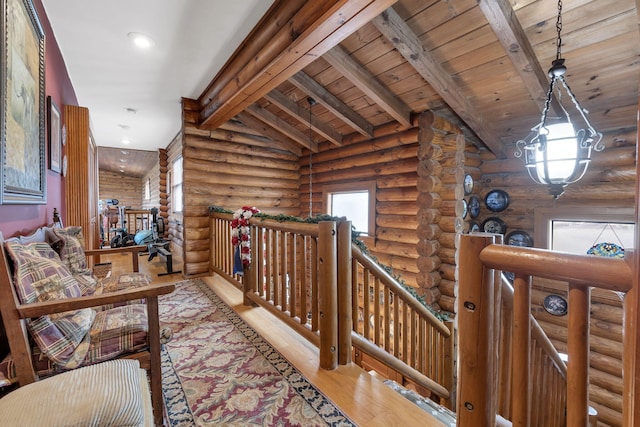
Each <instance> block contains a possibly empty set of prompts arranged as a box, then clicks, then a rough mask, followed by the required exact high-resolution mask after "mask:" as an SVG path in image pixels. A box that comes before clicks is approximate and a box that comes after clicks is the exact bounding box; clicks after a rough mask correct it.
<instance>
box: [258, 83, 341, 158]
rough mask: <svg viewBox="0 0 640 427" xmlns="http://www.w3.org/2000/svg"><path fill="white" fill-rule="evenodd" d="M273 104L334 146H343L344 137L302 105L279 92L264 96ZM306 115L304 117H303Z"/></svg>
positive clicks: (275, 91)
mask: <svg viewBox="0 0 640 427" xmlns="http://www.w3.org/2000/svg"><path fill="white" fill-rule="evenodd" d="M264 97H265V98H266V99H268V100H269V101H270V102H272V103H273V104H275V105H277V106H278V107H279V108H281V109H282V110H283V111H284V112H286V113H287V114H289V115H290V116H291V117H293V118H294V119H296V120H297V121H298V122H300V123H302V124H303V125H307V126H309V125H310V126H311V129H313V130H314V131H315V132H317V133H319V134H320V135H322V136H323V137H325V138H327V139H328V140H329V141H331V142H332V143H333V144H334V145H337V146H341V145H342V135H341V134H340V133H338V132H337V131H336V130H335V129H334V128H332V127H331V126H329V125H327V124H326V123H324V122H321V121H320V120H318V119H317V118H316V116H314V115H313V114H312V113H311V111H310V110H305V109H304V108H301V107H300V105H298V104H296V103H295V102H293V101H292V100H291V99H289V98H288V97H287V96H286V95H285V94H283V93H282V92H279V91H277V90H272V91H271V92H269V93H268V94H266V95H265V96H264ZM303 114H304V115H303Z"/></svg>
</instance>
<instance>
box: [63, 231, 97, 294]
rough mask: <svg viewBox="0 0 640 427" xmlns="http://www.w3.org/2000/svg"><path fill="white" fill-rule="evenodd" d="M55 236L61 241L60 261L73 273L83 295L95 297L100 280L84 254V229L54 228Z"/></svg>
mask: <svg viewBox="0 0 640 427" xmlns="http://www.w3.org/2000/svg"><path fill="white" fill-rule="evenodd" d="M52 230H53V232H54V234H55V236H56V237H57V238H58V239H60V248H59V253H60V259H61V260H62V262H64V263H65V265H66V266H67V267H68V268H69V271H71V274H73V275H74V276H75V278H76V280H77V281H78V286H80V289H82V295H93V294H94V293H96V290H97V289H98V280H97V279H96V278H95V277H94V276H93V273H92V272H91V270H90V269H89V267H88V265H87V257H86V256H85V254H84V237H83V235H82V227H74V226H72V227H66V228H53V229H52Z"/></svg>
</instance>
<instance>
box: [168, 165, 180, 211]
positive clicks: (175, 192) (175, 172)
mask: <svg viewBox="0 0 640 427" xmlns="http://www.w3.org/2000/svg"><path fill="white" fill-rule="evenodd" d="M171 178H172V179H173V182H172V183H171V210H172V211H173V212H182V157H178V158H177V159H175V160H174V161H173V165H172V166H171Z"/></svg>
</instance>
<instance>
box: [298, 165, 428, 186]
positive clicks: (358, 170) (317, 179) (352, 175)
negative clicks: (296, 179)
mask: <svg viewBox="0 0 640 427" xmlns="http://www.w3.org/2000/svg"><path fill="white" fill-rule="evenodd" d="M416 163H417V160H416V159H405V160H398V161H395V162H392V163H390V164H385V165H378V167H371V166H363V167H355V168H352V169H347V170H338V171H329V172H324V173H316V172H315V171H314V172H313V181H314V183H318V184H323V183H333V182H337V181H347V180H359V179H372V178H374V177H375V178H376V179H377V178H378V177H384V176H390V175H395V174H404V173H408V172H415V171H416V167H417V166H416ZM381 166H384V167H381ZM300 174H301V175H302V176H303V177H307V178H306V179H307V180H308V179H309V178H308V176H309V170H308V168H304V167H302V168H301V169H300Z"/></svg>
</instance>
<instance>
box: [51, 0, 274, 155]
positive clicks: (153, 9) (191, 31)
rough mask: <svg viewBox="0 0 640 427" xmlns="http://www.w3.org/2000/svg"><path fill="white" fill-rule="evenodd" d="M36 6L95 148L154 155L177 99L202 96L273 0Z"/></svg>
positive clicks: (169, 135) (174, 129) (173, 123)
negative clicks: (142, 39)
mask: <svg viewBox="0 0 640 427" xmlns="http://www.w3.org/2000/svg"><path fill="white" fill-rule="evenodd" d="M42 2H43V4H44V7H45V10H46V12H47V16H48V18H49V21H50V22H51V26H52V27H53V32H54V33H55V38H56V40H57V42H58V45H59V46H60V50H61V51H62V55H63V57H64V60H65V63H66V65H67V70H68V72H69V76H70V77H71V82H72V84H73V87H74V89H75V92H76V95H77V97H78V103H79V104H80V105H81V106H83V107H87V108H89V112H90V116H91V126H92V131H93V135H94V138H95V140H96V143H97V144H98V146H105V147H119V148H121V147H127V148H130V149H140V150H156V149H157V148H166V146H167V145H168V144H169V142H170V141H171V139H173V137H174V136H175V135H176V134H177V133H178V131H179V130H180V123H181V111H180V99H181V98H182V97H187V98H197V97H198V96H199V95H200V94H201V93H202V92H203V90H204V89H205V88H206V86H207V85H208V84H209V82H210V81H211V80H212V79H213V77H214V76H215V75H216V74H217V72H218V71H219V70H220V68H221V67H222V66H223V65H224V64H225V62H226V61H227V59H228V58H229V57H230V56H231V55H232V54H233V52H234V51H235V50H236V48H237V47H238V46H239V45H240V43H241V42H242V41H243V40H244V38H245V37H246V35H247V34H248V33H249V31H250V30H251V29H252V28H253V27H254V25H255V24H256V23H257V22H258V21H259V20H260V18H261V17H262V15H263V14H264V13H265V12H266V11H267V9H268V8H269V7H270V6H271V4H272V3H273V0H107V1H104V0H42ZM130 32H139V33H143V34H146V35H148V36H150V37H151V38H153V39H154V41H155V46H154V47H153V48H151V49H149V50H146V51H142V50H140V49H139V48H136V47H135V46H134V45H133V44H132V43H131V41H130V40H129V38H128V37H127V34H128V33H130ZM128 108H130V109H134V110H136V111H137V112H135V113H131V112H127V109H128ZM123 126H125V127H126V126H128V129H125V128H123ZM123 138H128V139H129V140H130V141H131V142H130V144H128V145H123V143H122V142H121V140H122V139H123Z"/></svg>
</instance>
